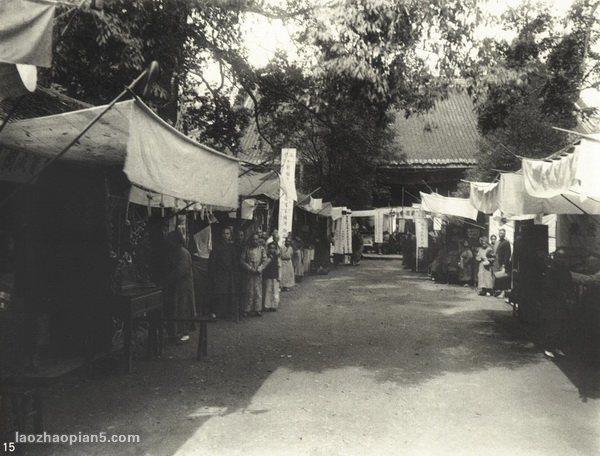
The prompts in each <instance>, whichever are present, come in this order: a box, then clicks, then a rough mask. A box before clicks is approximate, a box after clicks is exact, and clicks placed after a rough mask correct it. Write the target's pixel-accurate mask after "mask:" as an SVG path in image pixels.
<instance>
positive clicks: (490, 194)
mask: <svg viewBox="0 0 600 456" xmlns="http://www.w3.org/2000/svg"><path fill="white" fill-rule="evenodd" d="M469 201H470V202H471V205H472V206H473V207H474V208H475V209H477V210H478V211H479V212H483V213H484V214H493V213H494V212H496V210H497V209H498V182H471V192H470V194H469Z"/></svg>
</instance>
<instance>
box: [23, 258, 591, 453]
mask: <svg viewBox="0 0 600 456" xmlns="http://www.w3.org/2000/svg"><path fill="white" fill-rule="evenodd" d="M400 268H401V266H400V262H398V261H365V262H363V263H361V265H360V266H358V267H349V266H347V267H340V269H338V270H337V271H334V272H333V273H332V274H331V275H329V276H318V277H308V278H307V279H306V280H305V282H304V283H302V284H301V285H300V286H299V288H298V289H297V290H295V291H292V292H289V293H283V294H282V301H283V302H282V306H281V309H280V311H279V312H277V313H267V314H265V316H263V317H262V318H253V319H251V320H249V321H245V322H243V323H240V324H236V323H233V322H218V323H215V324H212V325H210V327H209V344H210V346H209V352H210V357H209V358H208V359H206V360H204V361H202V362H196V361H194V351H195V344H194V343H193V342H192V343H191V344H190V345H187V346H183V347H178V346H171V347H168V348H167V350H166V353H165V356H164V357H163V358H162V359H159V360H151V361H148V360H140V361H138V362H136V365H135V371H134V373H133V374H131V375H126V374H117V373H114V371H113V372H111V371H110V370H109V372H107V373H105V374H103V373H101V372H96V373H95V374H94V375H92V376H89V375H79V376H72V377H70V378H68V379H66V380H65V381H64V382H63V383H61V384H60V385H58V386H57V387H54V388H52V389H51V390H50V391H48V394H47V401H46V411H47V413H46V428H47V432H49V433H69V434H73V433H74V434H77V433H79V432H81V433H82V434H85V433H99V432H106V433H107V434H139V435H140V443H138V444H124V445H116V444H108V443H107V444H77V445H74V446H72V447H68V446H64V445H62V446H61V445H52V446H45V448H43V451H42V448H41V447H38V448H34V449H33V450H31V454H45V455H48V454H57V455H58V454H60V455H62V454H68V455H82V454H90V455H103V454H130V455H134V454H135V455H137V454H143V455H177V456H183V455H244V456H249V455H257V456H258V455H261V456H263V455H315V456H316V455H323V456H334V455H367V454H369V455H370V454H373V455H378V456H381V455H399V454H402V455H445V454H447V455H508V454H512V455H528V456H529V455H544V456H546V455H560V456H565V455H592V454H599V453H600V400H599V399H600V391H599V389H598V384H597V380H598V378H599V377H598V375H597V372H596V371H592V370H590V369H584V368H582V367H581V365H580V364H579V363H578V362H576V361H575V360H572V359H568V358H567V359H565V360H564V361H561V362H560V363H553V362H550V361H547V360H545V359H544V358H543V356H542V355H541V354H540V351H539V349H538V348H537V347H536V346H535V345H534V344H533V343H532V342H531V341H530V336H529V335H528V333H527V332H526V331H524V330H523V329H522V328H520V327H519V326H518V324H516V322H515V320H514V319H513V318H512V315H511V310H510V307H509V306H508V305H507V304H505V303H504V302H503V301H502V300H500V299H495V298H483V297H478V296H476V295H475V293H474V292H473V291H472V290H470V289H465V288H462V287H457V286H451V285H439V284H435V283H432V282H431V281H428V280H426V277H425V276H423V275H418V274H412V273H407V272H404V271H402V270H401V269H400Z"/></svg>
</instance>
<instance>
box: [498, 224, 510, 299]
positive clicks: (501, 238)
mask: <svg viewBox="0 0 600 456" xmlns="http://www.w3.org/2000/svg"><path fill="white" fill-rule="evenodd" d="M494 253H495V255H496V258H495V261H494V273H495V275H496V276H497V280H495V283H494V288H495V289H496V290H501V292H500V294H499V297H501V298H503V297H504V290H507V289H509V288H510V274H511V271H512V267H511V257H512V249H511V246H510V241H509V240H508V239H506V230H505V229H500V230H499V231H498V243H497V244H496V248H495V252H494Z"/></svg>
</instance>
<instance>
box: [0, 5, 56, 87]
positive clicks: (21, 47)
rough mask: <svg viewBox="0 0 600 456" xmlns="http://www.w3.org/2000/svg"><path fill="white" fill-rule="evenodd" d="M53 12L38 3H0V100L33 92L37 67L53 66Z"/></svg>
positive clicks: (49, 7)
mask: <svg viewBox="0 0 600 456" xmlns="http://www.w3.org/2000/svg"><path fill="white" fill-rule="evenodd" d="M55 9H56V6H55V5H53V4H49V3H43V2H39V1H30V0H2V1H0V99H3V98H14V97H17V96H19V95H23V94H25V93H27V92H28V91H30V92H33V91H34V90H35V87H36V83H37V69H36V67H46V68H50V67H51V66H52V29H53V24H54V11H55Z"/></svg>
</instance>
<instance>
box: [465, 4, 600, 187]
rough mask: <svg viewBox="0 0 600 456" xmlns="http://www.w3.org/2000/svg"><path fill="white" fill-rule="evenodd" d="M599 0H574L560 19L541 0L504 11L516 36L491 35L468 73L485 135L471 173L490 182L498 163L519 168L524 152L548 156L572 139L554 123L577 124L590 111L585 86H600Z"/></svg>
mask: <svg viewBox="0 0 600 456" xmlns="http://www.w3.org/2000/svg"><path fill="white" fill-rule="evenodd" d="M597 5H598V2H597V1H596V2H594V3H592V2H589V1H587V0H582V1H577V2H575V4H574V5H573V7H572V9H571V10H570V12H569V14H568V16H567V17H566V18H563V19H562V20H561V21H557V20H556V19H555V18H553V16H552V15H551V10H550V9H549V7H548V6H545V5H544V4H541V3H533V2H525V3H524V4H522V5H521V6H519V7H518V8H513V9H509V10H508V11H507V12H506V14H505V15H504V17H503V19H504V24H505V27H507V28H510V29H512V30H516V31H517V36H516V37H515V38H514V39H513V40H512V41H511V42H510V43H509V42H506V41H490V42H488V43H487V48H482V55H481V56H482V57H483V58H482V59H481V60H480V61H479V66H474V67H473V73H472V75H471V76H472V78H473V82H474V84H473V95H474V97H475V101H476V103H477V113H478V126H479V130H480V132H481V134H482V140H481V149H480V153H479V156H478V166H477V167H476V169H474V170H473V172H471V174H470V178H472V179H477V180H487V181H490V180H492V179H493V178H494V177H495V176H496V175H497V173H498V170H506V171H515V170H517V169H519V168H520V167H521V160H520V157H533V158H540V157H545V156H548V155H550V154H551V153H554V152H557V151H559V150H560V149H562V148H564V147H565V146H567V145H568V144H570V143H572V141H573V139H574V138H572V137H570V136H569V135H567V134H565V133H562V132H559V131H556V130H554V129H553V128H552V127H562V128H565V129H573V128H575V127H576V126H577V123H578V121H580V120H581V118H582V116H585V115H589V113H588V112H585V111H578V110H577V105H576V103H577V101H578V98H579V94H580V91H581V89H583V88H585V87H592V86H597V84H598V77H599V76H600V71H599V70H600V66H599V60H598V55H597V54H595V53H594V51H593V44H594V43H595V42H596V41H597V39H598V29H597V27H594V25H595V24H597V19H596V18H595V16H594V13H595V11H596V8H597ZM483 51H486V52H487V54H486V53H485V52H483Z"/></svg>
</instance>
